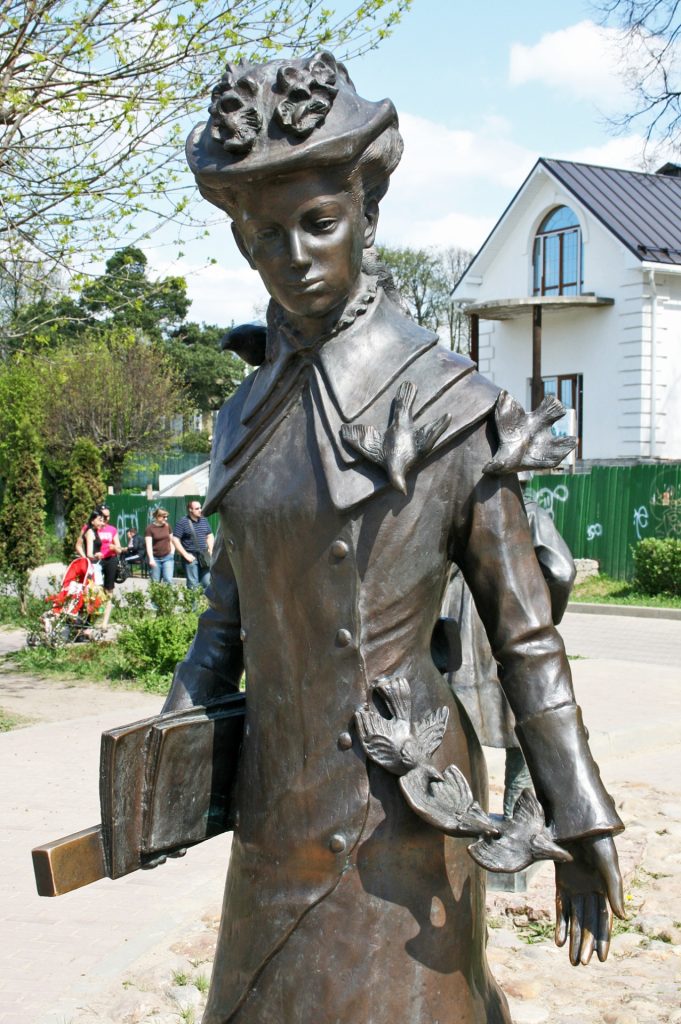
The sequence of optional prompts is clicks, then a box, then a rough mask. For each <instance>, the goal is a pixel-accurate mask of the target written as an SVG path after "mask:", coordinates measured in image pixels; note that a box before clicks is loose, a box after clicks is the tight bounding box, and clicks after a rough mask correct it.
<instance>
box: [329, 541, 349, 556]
mask: <svg viewBox="0 0 681 1024" xmlns="http://www.w3.org/2000/svg"><path fill="white" fill-rule="evenodd" d="M349 551H350V548H349V546H348V545H347V544H346V543H345V541H344V540H335V541H334V542H333V544H332V545H331V554H332V555H333V557H334V558H345V556H346V555H347V554H348V553H349Z"/></svg>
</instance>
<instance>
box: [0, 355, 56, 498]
mask: <svg viewBox="0 0 681 1024" xmlns="http://www.w3.org/2000/svg"><path fill="white" fill-rule="evenodd" d="M44 398H45V389H44V381H43V379H42V376H41V373H40V369H39V368H38V367H36V363H35V361H34V360H33V359H31V358H29V357H26V356H15V357H13V358H11V359H8V360H6V361H5V362H0V478H2V479H5V480H6V479H7V477H8V475H9V473H10V471H11V469H12V467H13V466H14V465H15V464H16V454H15V453H16V450H17V446H18V444H19V443H20V439H21V437H25V435H26V432H27V431H29V430H31V429H32V430H33V432H34V434H35V441H36V451H37V452H38V455H39V456H40V455H41V454H42V443H41V439H42V437H43V435H44V426H45V411H44V407H45V402H44Z"/></svg>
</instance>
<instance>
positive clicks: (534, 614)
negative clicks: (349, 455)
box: [451, 423, 624, 963]
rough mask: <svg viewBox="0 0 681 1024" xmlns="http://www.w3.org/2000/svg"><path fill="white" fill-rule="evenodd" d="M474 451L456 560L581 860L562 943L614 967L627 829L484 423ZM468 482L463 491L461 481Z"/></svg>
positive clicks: (567, 889) (549, 795) (541, 784)
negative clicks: (611, 948) (618, 842)
mask: <svg viewBox="0 0 681 1024" xmlns="http://www.w3.org/2000/svg"><path fill="white" fill-rule="evenodd" d="M465 443H466V457H465V469H466V472H465V473H464V474H463V476H464V477H465V476H466V475H468V474H470V476H469V481H470V482H469V484H468V486H466V485H465V484H464V486H463V488H462V490H461V492H460V493H461V497H460V504H459V507H458V510H457V514H456V516H455V522H454V527H453V533H452V548H451V555H452V558H453V559H454V561H456V562H457V564H458V565H459V566H460V567H461V570H462V571H463V574H464V577H465V579H466V582H467V583H468V586H469V587H470V589H471V592H472V594H473V597H474V600H475V604H476V607H477V609H478V612H479V614H480V617H481V618H482V621H483V623H484V625H485V629H486V632H487V635H488V637H489V641H490V644H491V647H492V651H493V653H494V656H495V658H496V659H497V661H498V662H499V665H500V672H499V676H500V681H501V684H502V686H503V689H504V692H505V694H506V696H507V697H508V700H509V703H510V705H511V708H512V710H513V713H514V715H515V717H516V733H517V735H518V739H519V741H520V745H521V747H522V749H523V752H524V754H525V757H526V760H527V763H528V766H529V769H530V773H531V775H532V779H533V782H534V785H535V789H536V792H537V796H538V798H539V800H540V802H541V804H542V806H543V807H544V812H545V815H546V820H547V822H548V823H550V824H551V826H552V829H553V832H554V835H555V838H556V840H557V841H558V842H559V843H560V844H561V845H563V846H566V847H567V848H568V849H569V851H570V853H571V854H572V855H573V858H574V860H573V862H572V863H569V864H561V865H559V866H558V867H557V869H556V882H557V910H558V922H557V928H556V941H557V942H558V943H559V945H562V944H563V943H564V942H565V941H566V938H567V935H568V933H569V935H570V958H571V960H572V962H573V963H578V962H580V961H581V962H583V963H585V962H587V961H588V960H589V958H590V956H591V954H592V953H593V951H594V949H596V950H597V952H598V955H599V957H600V958H601V959H605V956H606V955H607V947H608V943H609V938H610V922H611V912H610V907H612V910H614V911H615V913H616V914H617V915H618V916H623V914H624V910H623V896H622V880H621V876H620V873H619V867H618V863H617V853H616V850H615V846H614V843H613V840H612V836H613V834H614V833H616V832H619V831H621V829H622V828H623V825H622V822H621V820H620V818H619V816H618V814H617V812H616V810H615V806H614V803H613V800H612V798H611V797H610V796H609V794H608V793H607V791H606V789H605V787H604V785H603V783H602V781H601V777H600V774H599V771H598V766H597V765H596V763H595V761H594V759H593V757H592V755H591V751H590V750H589V746H588V742H587V734H586V730H585V729H584V725H583V722H582V714H581V710H580V708H579V707H578V706H577V704H576V702H575V697H574V691H573V688H572V679H571V675H570V669H569V665H568V662H567V658H566V654H565V649H564V646H563V642H562V640H561V637H560V636H559V634H558V632H557V631H556V629H555V627H554V625H553V622H552V616H551V600H550V595H549V591H548V588H547V585H546V582H545V580H544V577H543V575H542V572H541V570H540V567H539V563H538V561H537V558H536V555H535V553H534V549H533V546H532V538H531V535H530V530H529V526H528V521H527V516H526V515H525V511H524V508H523V501H522V496H521V493H520V487H519V484H518V481H517V478H516V477H515V476H513V475H512V476H506V477H493V476H485V475H482V474H481V473H479V472H478V471H477V470H476V466H482V465H484V464H485V462H486V460H487V459H488V458H489V453H490V451H491V449H492V447H493V445H494V436H493V428H491V427H490V426H489V425H486V424H484V423H483V424H482V425H481V426H479V427H478V428H477V429H476V430H474V431H473V432H472V434H471V436H470V437H469V438H468V440H467V441H466V442H465ZM458 483H459V485H461V484H462V483H463V480H462V479H461V477H460V478H459V481H458ZM466 490H467V491H468V493H466ZM608 904H609V906H608Z"/></svg>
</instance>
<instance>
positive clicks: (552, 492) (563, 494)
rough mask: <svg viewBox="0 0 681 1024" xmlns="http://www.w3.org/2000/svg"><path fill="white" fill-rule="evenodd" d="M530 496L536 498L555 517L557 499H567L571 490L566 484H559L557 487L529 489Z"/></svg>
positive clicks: (540, 505)
mask: <svg viewBox="0 0 681 1024" xmlns="http://www.w3.org/2000/svg"><path fill="white" fill-rule="evenodd" d="M527 494H528V497H530V498H534V500H535V501H536V502H537V504H538V505H539V507H540V508H543V509H544V511H545V512H548V514H549V515H550V516H551V518H552V519H553V513H554V507H555V503H556V502H557V501H560V502H563V501H567V500H568V498H569V497H570V492H569V490H568V488H567V487H566V486H565V484H558V485H557V486H556V487H540V488H539V490H536V491H535V490H532V489H528V491H527Z"/></svg>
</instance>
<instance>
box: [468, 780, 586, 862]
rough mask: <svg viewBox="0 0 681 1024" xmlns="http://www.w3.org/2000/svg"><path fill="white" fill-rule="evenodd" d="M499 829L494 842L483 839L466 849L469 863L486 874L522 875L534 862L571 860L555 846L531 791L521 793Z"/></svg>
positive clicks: (561, 849)
mask: <svg viewBox="0 0 681 1024" xmlns="http://www.w3.org/2000/svg"><path fill="white" fill-rule="evenodd" d="M500 827H501V835H500V837H499V838H498V839H489V838H486V837H485V838H483V839H480V840H479V841H478V842H477V843H473V844H472V845H471V846H469V847H468V852H469V853H470V855H471V857H472V858H473V860H474V861H476V862H477V863H478V864H480V866H481V867H483V868H486V869H487V870H488V871H522V869H523V868H526V867H528V866H529V865H530V864H532V863H534V861H536V860H558V861H569V860H572V857H571V856H570V854H569V853H568V852H567V850H563V848H562V847H560V846H558V844H557V843H556V842H555V840H554V838H553V836H552V835H551V832H550V831H549V829H548V828H547V826H546V822H545V820H544V812H543V810H542V807H541V804H540V803H539V801H538V800H537V798H536V796H535V795H534V793H533V792H532V790H531V789H524V790H523V791H522V793H521V794H520V796H519V797H518V800H517V801H516V805H515V808H514V810H513V817H512V818H511V819H510V820H506V821H503V822H501V824H500Z"/></svg>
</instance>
